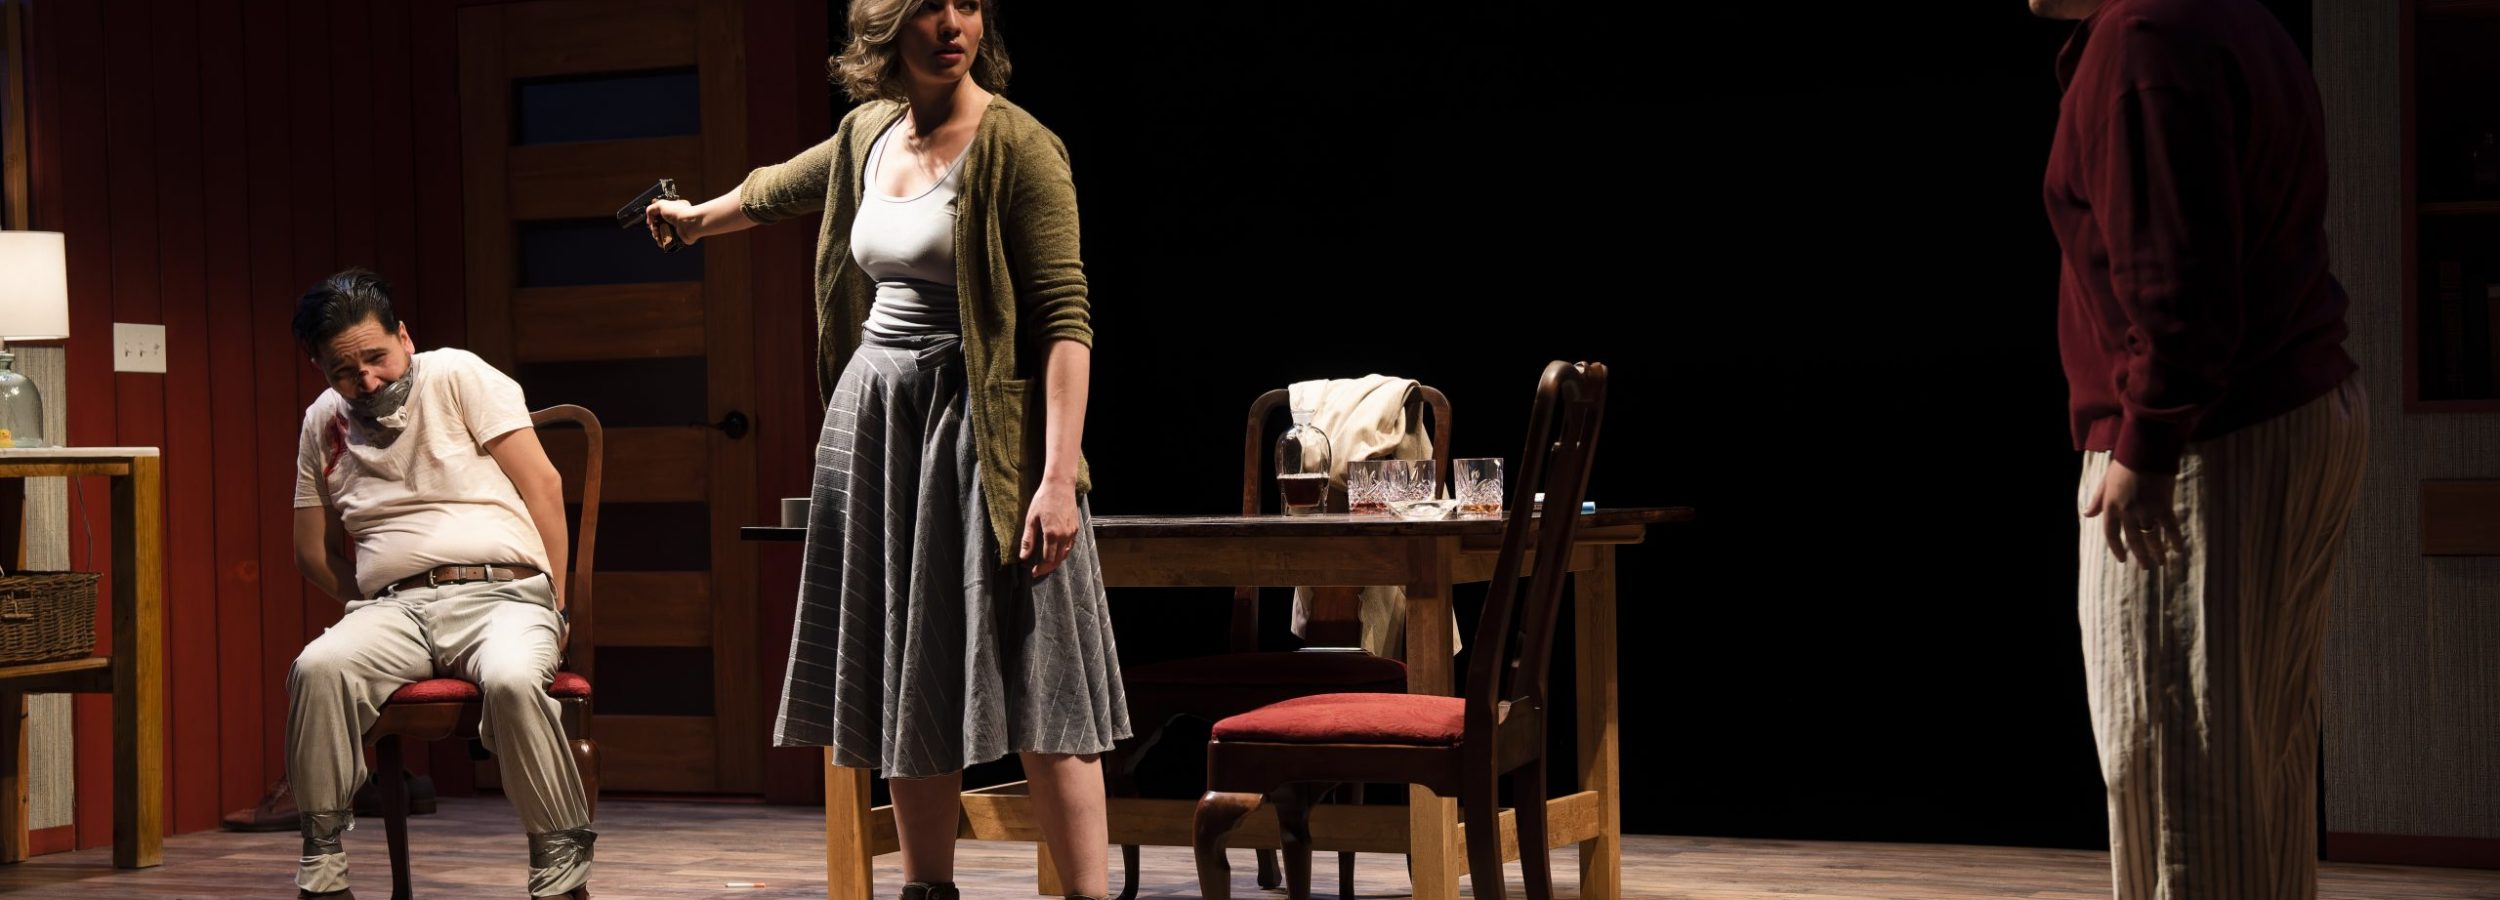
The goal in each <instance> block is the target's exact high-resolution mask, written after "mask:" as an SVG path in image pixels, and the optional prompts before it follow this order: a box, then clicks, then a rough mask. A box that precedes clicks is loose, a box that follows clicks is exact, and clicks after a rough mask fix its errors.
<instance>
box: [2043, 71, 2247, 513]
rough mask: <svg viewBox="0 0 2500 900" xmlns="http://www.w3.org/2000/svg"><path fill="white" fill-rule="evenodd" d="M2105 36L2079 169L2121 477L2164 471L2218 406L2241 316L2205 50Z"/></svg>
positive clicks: (2227, 125) (2228, 149) (2232, 212)
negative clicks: (2119, 315) (2091, 206)
mask: <svg viewBox="0 0 2500 900" xmlns="http://www.w3.org/2000/svg"><path fill="white" fill-rule="evenodd" d="M2112 24H2116V25H2119V27H2118V28H2116V29H2112V30H2113V31H2115V32H2117V33H2114V34H2105V35H2102V36H2099V37H2096V38H2095V40H2096V41H2100V40H2107V41H2109V43H2111V44H2114V45H2116V46H2113V47H2108V48H2107V49H2109V50H2113V51H2115V52H2116V54H2117V56H2116V57H2115V58H2113V59H2110V60H2109V62H2110V63H2111V65H2110V67H2109V69H2108V70H2106V74H2107V75H2109V76H2111V81H2108V82H2104V83H2103V87H2104V88H2105V89H2106V90H2105V91H2104V92H2102V93H2100V94H2099V95H2098V97H2097V98H2096V99H2097V100H2098V101H2099V102H2098V103H2096V104H2094V105H2095V106H2096V107H2097V108H2096V109H2094V110H2090V111H2088V114H2092V115H2095V116H2096V117H2097V122H2096V123H2095V124H2096V125H2097V127H2095V128H2090V129H2087V131H2086V133H2087V134H2096V135H2097V139H2098V140H2097V144H2098V146H2097V147H2096V148H2095V149H2096V151H2097V152H2090V153H2086V154H2084V156H2083V162H2084V164H2085V165H2087V166H2089V167H2091V171H2088V172H2087V173H2085V174H2086V177H2087V179H2088V182H2089V183H2090V184H2092V185H2093V189H2092V192H2091V193H2092V197H2093V199H2094V200H2096V201H2098V202H2099V203H2100V204H2101V206H2102V209H2100V210H2099V211H2098V215H2097V216H2096V218H2097V219H2098V221H2099V224H2100V227H2101V231H2102V239H2103V241H2104V242H2105V246H2106V247H2107V248H2108V253H2109V271H2110V280H2111V286H2112V289H2113V291H2114V299H2115V300H2116V301H2117V305H2118V307H2119V308H2120V310H2121V311H2123V312H2124V314H2125V315H2126V318H2127V328H2126V352H2127V359H2126V374H2125V380H2124V382H2123V383H2122V384H2123V388H2122V390H2121V396H2120V403H2121V406H2122V408H2123V410H2124V418H2123V420H2122V421H2121V423H2120V425H2119V431H2118V442H2117V447H2116V454H2117V458H2118V461H2119V462H2121V463H2124V464H2126V466H2127V467H2128V468H2130V469H2135V470H2138V471H2144V472H2175V471H2177V469H2178V464H2179V455H2180V453H2181V451H2182V450H2183V449H2184V448H2185V447H2186V445H2187V439H2188V435H2189V434H2190V433H2192V432H2193V431H2194V430H2195V427H2196V423H2197V420H2198V419H2199V418H2201V417H2202V416H2203V415H2204V414H2205V413H2206V412H2207V411H2208V410H2209V409H2210V408H2211V407H2212V406H2213V404H2214V403H2215V402H2216V401H2217V400H2219V399H2220V398H2221V397H2222V394H2223V390H2224V388H2225V387H2226V385H2225V383H2224V380H2225V373H2226V371H2227V369H2228V364H2229V362H2230V360H2231V359H2232V356H2233V354H2234V352H2235V350H2236V349H2237V347H2238V344H2239V341H2240V338H2241V334H2242V329H2243V324H2244V320H2245V315H2246V311H2245V309H2244V308H2243V298H2242V296H2241V290H2240V288H2241V284H2242V278H2241V272H2240V266H2241V262H2242V249H2241V243H2242V239H2243V237H2244V236H2243V235H2242V234H2241V233H2240V230H2241V225H2240V222H2241V218H2242V217H2241V214H2240V202H2241V197H2240V191H2241V185H2240V180H2239V167H2238V164H2237V153H2236V151H2235V142H2236V140H2237V137H2238V136H2237V135H2236V133H2235V131H2236V129H2235V127H2234V123H2235V121H2236V120H2237V119H2238V115H2237V110H2235V109H2234V104H2233V103H2232V99H2231V97H2230V92H2231V83H2230V80H2229V77H2230V76H2229V75H2228V74H2227V70H2226V67H2224V66H2223V65H2221V64H2220V60H2219V59H2217V58H2216V57H2217V55H2218V49H2217V48H2213V47H2210V46H2189V45H2187V42H2180V41H2172V40H2169V39H2167V38H2166V37H2165V36H2164V35H2162V34H2160V33H2158V32H2157V31H2156V30H2154V29H2153V28H2151V27H2148V26H2146V25H2144V24H2142V23H2135V22H2129V23H2112ZM2112 82H2114V83H2112Z"/></svg>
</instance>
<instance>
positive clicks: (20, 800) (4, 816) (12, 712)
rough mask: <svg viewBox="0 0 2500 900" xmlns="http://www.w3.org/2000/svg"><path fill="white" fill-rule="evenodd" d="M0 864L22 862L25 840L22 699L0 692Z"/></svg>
mask: <svg viewBox="0 0 2500 900" xmlns="http://www.w3.org/2000/svg"><path fill="white" fill-rule="evenodd" d="M0 754H6V759H5V762H6V764H7V768H6V769H5V770H0V863H13V862H25V861H26V857H27V856H28V855H29V850H28V845H27V838H26V816H27V809H26V695H25V694H22V693H19V692H17V691H9V690H0Z"/></svg>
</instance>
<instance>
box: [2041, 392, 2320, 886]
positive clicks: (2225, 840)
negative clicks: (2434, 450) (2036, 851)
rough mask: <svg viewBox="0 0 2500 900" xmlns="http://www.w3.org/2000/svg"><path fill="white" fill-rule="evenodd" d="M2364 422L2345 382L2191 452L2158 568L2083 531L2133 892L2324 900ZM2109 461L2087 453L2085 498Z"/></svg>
mask: <svg viewBox="0 0 2500 900" xmlns="http://www.w3.org/2000/svg"><path fill="white" fill-rule="evenodd" d="M2368 419H2369V415H2368V406H2367V401H2366V399H2365V398H2364V396H2363V394H2362V391H2361V386H2360V385H2359V383H2358V382H2357V381H2356V380H2348V381H2346V382H2345V383H2344V384H2343V386H2341V387H2340V388H2338V389H2336V390H2335V391H2332V392H2330V393H2328V394H2327V395H2326V396H2323V397H2320V398H2318V399H2317V400H2314V401H2311V402H2310V403H2309V404H2308V405H2306V406H2303V407H2301V408H2300V409H2297V410H2294V411H2292V412H2289V413H2286V414H2284V415H2281V416H2277V417H2275V418H2274V419H2271V420H2268V421H2265V422H2260V423H2258V424H2256V425H2253V426H2250V427H2248V428H2244V429H2241V430H2239V431H2237V432H2233V433H2231V434H2228V435H2224V436H2222V437H2220V438H2216V439H2214V440H2210V441H2204V442H2200V443H2197V444H2194V445H2191V446H2190V447H2189V448H2188V452H2187V454H2186V456H2185V457H2183V458H2182V459H2181V461H2180V466H2179V476H2178V482H2177V494H2176V509H2177V512H2178V516H2179V523H2180V526H2181V531H2182V533H2183V535H2184V537H2185V539H2186V544H2187V546H2186V547H2185V549H2184V551H2183V552H2180V553H2176V554H2174V555H2173V556H2172V558H2171V559H2170V560H2169V561H2168V563H2167V564H2166V565H2164V566H2163V567H2161V568H2160V569H2146V568H2145V567H2144V566H2142V565H2141V564H2140V563H2139V562H2138V561H2136V560H2134V559H2133V558H2132V557H2131V558H2130V559H2129V561H2128V562H2126V563H2123V564H2122V563H2119V562H2118V561H2116V560H2115V559H2113V558H2111V556H2110V553H2109V550H2108V548H2107V546H2106V542H2105V539H2104V537H2103V535H2102V532H2101V527H2102V525H2101V522H2100V521H2099V520H2098V519H2087V520H2084V522H2083V538H2082V559H2081V562H2082V569H2081V573H2082V577H2081V585H2080V591H2079V594H2080V599H2081V604H2080V605H2081V610H2080V612H2081V619H2082V625H2083V659H2084V670H2085V675H2086V681H2087V685H2088V694H2089V699H2090V702H2091V708H2092V722H2093V733H2094V736H2095V738H2096V739H2097V740H2098V743H2099V745H2100V755H2101V775H2102V778H2103V779H2104V781H2105V782H2106V783H2107V784H2108V787H2109V850H2110V868H2111V874H2112V881H2113V886H2114V890H2113V895H2114V896H2116V897H2117V898H2119V900H2154V898H2158V900H2189V898H2194V900H2205V898H2216V900H2224V898H2227V900H2286V898H2294V900H2306V898H2312V897H2315V896H2316V895H2317V819H2316V814H2317V793H2316V788H2317V768H2318V757H2317V752H2318V716H2319V707H2320V700H2321V697H2320V686H2319V660H2320V658H2321V655H2322V646H2323V644H2324V640H2325V636H2326V622H2327V615H2326V614H2327V595H2328V593H2329V590H2330V588H2331V587H2332V586H2333V584H2334V572H2335V559H2336V553H2337V550H2338V548H2339V546H2340V545H2341V544H2342V542H2343V537H2344V525H2345V522H2346V521H2347V520H2348V519H2349V518H2350V516H2351V513H2352V508H2353V502H2354V498H2355V497H2356V496H2357V495H2358V493H2359V491H2360V484H2361V472H2362V460H2363V455H2364V453H2365V451H2366V449H2367V447H2368V441H2369V422H2368ZM2109 465H2110V459H2109V454H2108V453H2090V454H2086V455H2085V458H2084V470H2083V479H2082V483H2081V485H2079V487H2078V489H2077V490H2078V495H2079V496H2078V502H2079V503H2080V502H2081V501H2083V500H2086V499H2089V497H2090V496H2091V493H2092V492H2094V491H2097V490H2098V489H2099V487H2100V484H2101V476H2102V473H2104V472H2106V471H2108V468H2109ZM2078 508H2079V509H2080V508H2081V507H2080V506H2078Z"/></svg>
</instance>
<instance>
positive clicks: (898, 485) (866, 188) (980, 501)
mask: <svg viewBox="0 0 2500 900" xmlns="http://www.w3.org/2000/svg"><path fill="white" fill-rule="evenodd" d="M997 10H998V4H997V3H996V2H995V0H853V2H852V3H851V7H850V35H851V38H850V43H849V45H848V46H847V47H845V48H844V50H843V52H842V54H841V55H840V56H837V57H835V58H834V59H833V60H832V69H833V74H834V79H835V81H836V82H837V83H839V84H840V85H841V86H842V88H843V89H844V90H845V91H847V92H848V93H849V94H850V95H851V97H852V98H854V99H856V100H860V101H862V103H861V104H860V106H859V107H858V108H856V109H854V110H852V111H851V113H850V114H849V115H847V116H844V117H843V119H842V124H841V126H840V127H839V128H837V129H836V130H835V132H834V135H833V138H832V139H831V140H828V141H825V142H824V143H822V144H818V145H816V146H815V147H813V148H811V149H809V150H807V151H806V152H804V153H801V154H799V155H798V156H797V157H796V158H793V159H791V160H790V161H788V162H784V163H781V164H779V165H773V166H766V167H763V168H760V169H757V170H755V171H754V172H753V173H751V174H749V175H748V176H747V179H746V181H745V183H743V184H741V185H739V186H738V189H737V190H735V191H732V192H730V193H728V194H724V195H722V196H720V197H717V198H714V199H712V200H710V201H707V202H705V203H702V204H700V205H690V204H688V203H686V202H684V201H661V202H658V203H654V204H652V205H651V207H650V209H649V210H648V211H647V212H646V218H647V219H648V220H649V222H650V225H651V229H652V236H653V239H654V240H657V241H659V242H660V243H661V244H662V245H663V246H668V245H670V244H672V243H674V242H675V241H678V240H683V241H684V242H686V243H689V244H691V243H694V242H696V241H699V240H701V239H703V238H705V237H708V236H711V235H716V234H725V233H728V232H733V231H738V230H742V229H746V228H751V227H754V226H755V225H758V224H762V223H769V222H774V221H778V220H780V219H785V218H789V217H792V216H798V215H804V214H807V213H811V212H816V211H818V210H823V211H824V212H825V216H824V231H823V233H822V234H821V235H820V237H819V238H818V241H817V250H816V313H817V315H816V322H817V348H818V355H819V358H820V369H819V372H818V376H819V379H820V386H821V387H823V388H824V393H825V397H826V399H827V401H828V402H827V406H826V409H825V427H824V434H823V437H822V438H820V439H819V441H818V443H817V446H816V485H815V492H814V500H813V503H812V505H811V506H810V508H809V510H810V511H809V514H808V525H807V550H806V563H805V566H804V569H803V574H802V576H801V585H800V588H799V601H798V604H799V605H798V616H797V628H796V633H795V634H794V635H793V636H792V640H791V644H790V666H789V674H788V678H787V680H786V681H785V682H784V684H783V687H782V698H781V713H780V716H779V719H778V722H777V723H776V725H775V727H774V733H773V743H774V744H775V745H776V746H785V747H786V746H819V745H821V746H826V747H831V748H832V749H833V760H834V762H835V763H836V764H838V765H843V766H853V767H873V768H877V769H881V770H883V772H884V774H885V776H886V778H888V779H889V784H890V787H891V788H892V790H893V795H894V807H895V830H896V831H897V833H898V835H899V837H900V838H901V843H902V850H903V873H904V878H905V879H906V880H907V881H908V882H910V883H909V884H907V885H905V886H904V889H903V896H904V897H906V898H912V900H923V898H925V900H953V898H954V897H955V896H956V890H955V887H954V884H953V880H954V851H955V829H956V822H957V819H958V816H959V812H958V811H959V809H960V806H961V798H960V796H959V795H960V793H961V791H962V787H963V769H964V767H966V766H969V765H972V764H975V763H981V762H986V761H989V760H992V759H997V758H999V757H1001V756H1004V755H1006V753H1007V752H1008V751H1011V750H1012V751H1016V752H1018V753H1020V754H1021V755H1022V757H1023V763H1024V770H1025V773H1026V775H1027V777H1028V778H1029V779H1030V781H1031V787H1032V794H1033V799H1034V808H1035V810H1036V812H1037V814H1038V815H1039V816H1040V818H1041V826H1042V832H1043V835H1044V837H1045V838H1046V839H1047V840H1048V841H1049V844H1050V848H1051V853H1052V854H1053V858H1052V861H1053V863H1054V864H1055V867H1056V868H1057V869H1058V871H1059V872H1061V873H1062V874H1063V876H1064V877H1066V878H1067V879H1068V886H1069V887H1070V888H1071V889H1072V890H1073V891H1074V892H1075V893H1074V894H1072V895H1071V896H1083V897H1101V896H1103V895H1104V894H1105V893H1106V889H1107V881H1108V876H1107V873H1106V866H1105V851H1106V849H1107V847H1108V845H1109V833H1108V831H1107V829H1106V826H1105V824H1104V820H1103V782H1102V768H1101V765H1100V762H1099V756H1098V754H1100V753H1102V752H1103V751H1105V750H1108V749H1110V748H1111V746H1112V744H1113V742H1115V741H1118V740H1120V739H1122V738H1125V737H1127V736H1129V723H1128V712H1127V701H1126V698H1125V697H1124V696H1123V695H1122V692H1121V687H1120V673H1119V663H1118V654H1117V652H1116V651H1115V649H1114V647H1113V643H1112V635H1111V621H1110V616H1109V609H1108V605H1107V603H1106V602H1105V598H1104V595H1103V587H1102V576H1101V568H1100V563H1099V561H1098V560H1097V558H1096V556H1095V552H1094V542H1093V535H1092V529H1091V527H1090V525H1089V524H1088V521H1087V516H1088V512H1087V508H1086V504H1085V500H1084V496H1085V493H1086V491H1087V490H1088V489H1089V484H1088V481H1089V479H1088V475H1087V471H1086V466H1085V461H1084V459H1083V457H1082V456H1081V455H1080V453H1079V451H1078V447H1079V444H1080V438H1081V436H1082V433H1083V430H1084V424H1085V400H1086V380H1087V377H1088V373H1089V371H1090V368H1091V361H1092V353H1093V350H1092V344H1093V326H1092V322H1091V311H1090V305H1089V301H1088V300H1087V297H1086V285H1085V272H1084V266H1083V263H1082V261H1081V260H1080V259H1079V258H1078V252H1077V210H1076V189H1075V185H1074V183H1073V182H1072V181H1071V179H1070V176H1069V171H1068V158H1067V149H1066V148H1065V147H1064V146H1063V145H1061V144H1060V142H1059V139H1058V137H1057V136H1055V135H1053V134H1051V132H1050V130H1049V129H1047V128H1044V127H1042V125H1041V123H1039V122H1036V121H1034V119H1033V117H1032V116H1031V115H1030V114H1028V113H1026V112H1025V111H1024V110H1023V109H1022V108H1020V107H1018V106H1016V105H1015V104H1013V103H1010V102H1008V101H1007V99H1006V97H1004V96H1002V95H1001V92H1002V91H1004V90H1006V87H1007V74H1008V63H1007V53H1006V48H1005V46H1004V44H1003V43H1002V42H1001V39H1000V36H999V32H998V29H997V27H996V25H997V21H996V15H997ZM1037 376H1038V379H1037Z"/></svg>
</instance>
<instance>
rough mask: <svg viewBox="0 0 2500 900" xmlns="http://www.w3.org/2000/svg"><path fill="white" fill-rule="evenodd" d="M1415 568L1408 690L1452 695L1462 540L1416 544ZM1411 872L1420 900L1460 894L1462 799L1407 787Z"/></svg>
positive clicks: (1409, 597)
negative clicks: (1454, 592) (1453, 608)
mask: <svg viewBox="0 0 2500 900" xmlns="http://www.w3.org/2000/svg"><path fill="white" fill-rule="evenodd" d="M1414 546H1415V549H1414V550H1413V551H1411V552H1412V553H1413V556H1412V557H1411V558H1410V559H1409V563H1408V565H1409V569H1410V571H1412V572H1414V573H1415V574H1416V575H1417V576H1419V577H1418V579H1417V580H1416V581H1415V582H1414V583H1412V584H1409V585H1407V586H1406V691H1407V693H1410V694H1428V695H1432V696H1437V697H1447V696H1451V693H1452V690H1451V686H1452V684H1453V678H1452V675H1451V665H1450V657H1451V656H1452V655H1453V654H1454V653H1455V652H1456V650H1455V648H1453V647H1451V646H1450V580H1451V573H1450V567H1451V566H1452V565H1453V564H1455V562H1456V557H1457V556H1458V540H1457V539H1456V538H1440V539H1435V540H1429V541H1417V542H1415V545H1414ZM1407 803H1408V806H1407V828H1408V832H1407V833H1408V837H1409V841H1410V844H1409V849H1408V850H1407V856H1408V862H1409V864H1410V865H1409V868H1410V869H1411V870H1412V871H1413V879H1414V885H1415V900H1454V898H1456V897H1457V896H1458V875H1459V864H1460V862H1461V861H1463V860H1465V859H1466V855H1465V854H1463V853H1460V852H1459V846H1458V801H1457V800H1455V799H1444V798H1442V797H1441V796H1439V795H1436V794H1434V793H1433V792H1431V791H1429V790H1425V789H1424V788H1420V787H1409V788H1407Z"/></svg>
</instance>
